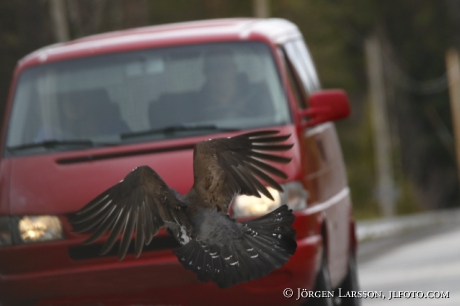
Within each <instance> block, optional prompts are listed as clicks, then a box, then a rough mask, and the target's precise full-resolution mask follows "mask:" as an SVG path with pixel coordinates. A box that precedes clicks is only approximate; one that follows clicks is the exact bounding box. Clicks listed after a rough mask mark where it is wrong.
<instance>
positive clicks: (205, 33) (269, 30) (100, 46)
mask: <svg viewBox="0 0 460 306" xmlns="http://www.w3.org/2000/svg"><path fill="white" fill-rule="evenodd" d="M300 36H301V34H300V32H299V30H298V28H297V26H295V25H294V24H293V23H291V22H290V21H288V20H285V19H280V18H269V19H255V18H228V19H211V20H202V21H189V22H180V23H172V24H165V25H154V26H147V27H141V28H134V29H128V30H122V31H115V32H108V33H104V34H97V35H91V36H86V37H83V38H79V39H76V40H73V41H68V42H65V43H59V44H54V45H50V46H47V47H44V48H41V49H38V50H37V51H34V52H32V53H30V54H29V55H27V56H25V57H24V58H23V59H22V60H21V61H20V62H19V66H21V68H24V67H25V66H30V65H38V64H43V63H48V62H53V61H58V60H64V59H72V58H77V57H84V56H91V55H97V54H104V53H110V52H119V51H127V50H136V49H142V48H149V47H158V46H168V45H180V44H190V43H204V42H213V41H221V40H250V39H264V40H267V41H270V42H272V43H275V44H278V43H282V42H284V41H286V40H288V39H292V38H294V37H300Z"/></svg>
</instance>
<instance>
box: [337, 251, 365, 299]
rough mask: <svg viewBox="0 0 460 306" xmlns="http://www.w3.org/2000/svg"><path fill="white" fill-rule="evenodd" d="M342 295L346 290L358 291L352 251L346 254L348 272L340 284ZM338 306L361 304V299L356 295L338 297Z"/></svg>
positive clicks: (356, 270)
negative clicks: (348, 254)
mask: <svg viewBox="0 0 460 306" xmlns="http://www.w3.org/2000/svg"><path fill="white" fill-rule="evenodd" d="M340 288H341V293H342V295H346V294H347V292H351V291H355V292H356V291H359V281H358V269H357V265H356V258H355V255H354V254H353V253H351V254H350V256H348V272H347V276H346V277H345V279H344V280H343V282H342V284H341V285H340ZM340 306H361V299H359V298H356V297H351V298H345V297H343V298H340Z"/></svg>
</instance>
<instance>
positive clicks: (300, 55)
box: [284, 39, 321, 93]
mask: <svg viewBox="0 0 460 306" xmlns="http://www.w3.org/2000/svg"><path fill="white" fill-rule="evenodd" d="M284 50H285V52H286V55H287V57H288V59H289V62H290V63H291V64H292V66H293V68H294V70H295V72H296V73H297V74H298V76H299V77H300V79H301V81H302V84H303V86H304V88H305V90H306V91H307V92H309V93H311V92H313V91H315V90H318V89H320V87H321V86H320V82H319V79H318V75H317V74H316V69H315V66H314V64H313V60H312V58H311V56H310V53H309V52H308V49H307V46H306V45H305V42H304V41H303V40H301V39H296V40H292V41H289V42H287V43H286V44H284Z"/></svg>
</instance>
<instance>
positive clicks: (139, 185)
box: [70, 131, 297, 288]
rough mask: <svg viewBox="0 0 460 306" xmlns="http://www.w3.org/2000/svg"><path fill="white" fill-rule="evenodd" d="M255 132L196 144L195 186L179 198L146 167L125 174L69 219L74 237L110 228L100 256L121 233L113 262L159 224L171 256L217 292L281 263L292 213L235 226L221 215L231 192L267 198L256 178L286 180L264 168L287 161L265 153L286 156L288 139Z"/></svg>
mask: <svg viewBox="0 0 460 306" xmlns="http://www.w3.org/2000/svg"><path fill="white" fill-rule="evenodd" d="M278 133H279V132H278V131H259V132H252V133H246V134H241V135H239V136H236V137H232V138H217V139H212V140H207V141H204V142H201V143H198V144H197V145H196V146H195V149H194V155H193V169H194V184H193V187H192V188H191V189H190V191H189V192H188V193H187V194H186V195H184V196H181V195H180V194H179V193H178V192H177V191H175V190H174V189H172V188H169V187H168V186H167V185H166V183H165V182H164V181H163V180H162V179H161V177H160V176H159V175H158V174H157V173H156V172H155V171H154V170H152V169H151V168H150V167H148V166H141V167H137V168H135V169H134V170H132V171H131V172H130V173H129V174H128V175H126V177H125V178H124V179H123V180H122V181H121V182H119V183H118V184H116V185H114V186H112V187H110V188H109V189H107V190H106V191H104V192H102V193H101V194H100V195H99V196H97V197H96V198H95V199H93V200H92V201H91V202H89V203H88V204H87V205H86V206H85V207H83V208H82V209H81V210H79V211H78V212H76V213H75V214H74V215H73V216H72V217H71V219H70V221H71V223H72V225H73V227H74V230H75V231H76V232H79V233H82V232H92V234H91V235H90V237H89V238H88V239H87V240H86V241H85V242H84V243H92V242H94V241H96V240H97V239H99V238H100V237H101V236H102V235H103V234H104V233H105V232H107V231H110V234H109V235H108V237H107V240H106V241H105V243H104V244H103V246H102V250H101V254H105V253H107V252H108V251H109V250H110V249H111V248H112V247H113V246H114V244H115V242H116V240H117V238H118V237H119V236H120V234H121V243H120V248H119V251H118V254H119V255H118V259H119V260H122V259H123V258H124V256H125V255H126V252H127V250H128V246H129V244H130V241H131V239H132V238H133V234H134V236H135V242H134V246H135V247H134V249H135V254H136V257H138V256H139V255H140V253H141V252H142V247H143V245H144V244H145V245H148V244H149V243H150V242H151V241H152V238H153V237H154V236H155V235H156V234H157V233H158V230H159V229H160V228H162V227H166V228H167V230H168V232H170V233H171V234H173V235H174V237H175V238H176V239H177V240H178V241H179V242H180V244H181V245H182V246H181V247H180V248H178V249H175V250H174V251H173V252H174V253H175V254H176V256H177V257H178V259H179V261H180V263H181V264H182V265H183V266H184V267H185V268H186V269H189V270H192V271H193V272H195V273H196V274H197V276H198V279H199V280H200V281H204V282H206V281H213V282H214V283H216V284H217V285H218V286H219V287H221V288H226V287H230V286H232V285H235V284H238V283H240V282H245V281H251V280H253V279H256V278H260V277H262V276H264V275H267V274H269V273H270V272H271V271H273V270H274V269H277V268H279V267H281V266H282V265H284V264H285V263H286V262H287V261H288V259H289V257H290V256H291V255H292V254H294V252H295V250H296V247H297V244H296V240H295V231H294V230H293V229H292V227H291V225H292V223H293V221H294V218H295V217H294V215H293V214H292V210H290V209H288V207H287V206H286V205H282V206H280V207H279V208H277V209H276V210H274V211H272V212H270V213H268V214H266V215H265V216H262V217H260V218H257V219H253V220H250V221H246V222H235V220H234V219H232V218H230V217H229V215H228V209H229V206H230V204H231V202H232V200H233V197H234V196H235V195H237V194H245V195H251V196H256V197H260V196H261V194H263V195H265V196H266V197H268V198H270V199H273V197H272V195H271V194H270V192H269V191H268V190H267V188H266V187H265V186H264V184H262V183H261V182H260V181H259V179H261V180H262V181H264V182H265V183H266V184H268V185H269V186H271V187H272V188H274V189H276V190H279V191H282V187H281V186H280V185H279V184H278V183H277V182H276V181H275V180H274V179H273V178H272V177H271V176H270V175H269V174H271V175H274V176H277V177H280V178H284V179H286V178H287V176H286V174H285V173H284V172H282V171H280V170H279V169H277V168H275V167H273V166H271V165H269V164H268V163H266V162H265V161H269V162H272V163H282V164H283V163H289V162H290V160H291V159H290V158H286V157H283V156H279V155H274V154H270V153H267V152H275V151H279V152H281V151H287V150H289V149H290V148H292V145H291V144H282V142H284V141H286V140H287V139H288V138H289V137H290V135H277V134H278Z"/></svg>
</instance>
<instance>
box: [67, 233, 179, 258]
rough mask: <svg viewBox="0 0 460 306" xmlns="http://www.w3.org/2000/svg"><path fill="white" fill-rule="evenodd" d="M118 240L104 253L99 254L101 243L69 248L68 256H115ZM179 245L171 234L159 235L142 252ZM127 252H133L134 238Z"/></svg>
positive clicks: (173, 247)
mask: <svg viewBox="0 0 460 306" xmlns="http://www.w3.org/2000/svg"><path fill="white" fill-rule="evenodd" d="M119 247H120V241H118V242H116V243H115V245H114V247H113V248H112V249H111V250H110V251H109V252H108V253H107V254H105V255H99V252H100V251H101V249H102V243H99V244H91V245H79V246H72V247H70V248H69V256H70V258H72V259H73V260H85V259H92V258H102V257H108V256H116V255H117V253H118V248H119ZM178 247H180V244H179V242H177V240H176V239H174V237H173V236H169V235H168V236H160V237H155V238H153V239H152V241H151V242H150V244H149V245H145V246H144V248H143V249H142V252H143V253H144V252H152V251H160V250H171V249H175V248H178ZM127 254H134V240H133V241H131V243H130V244H129V248H128V253H127Z"/></svg>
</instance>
